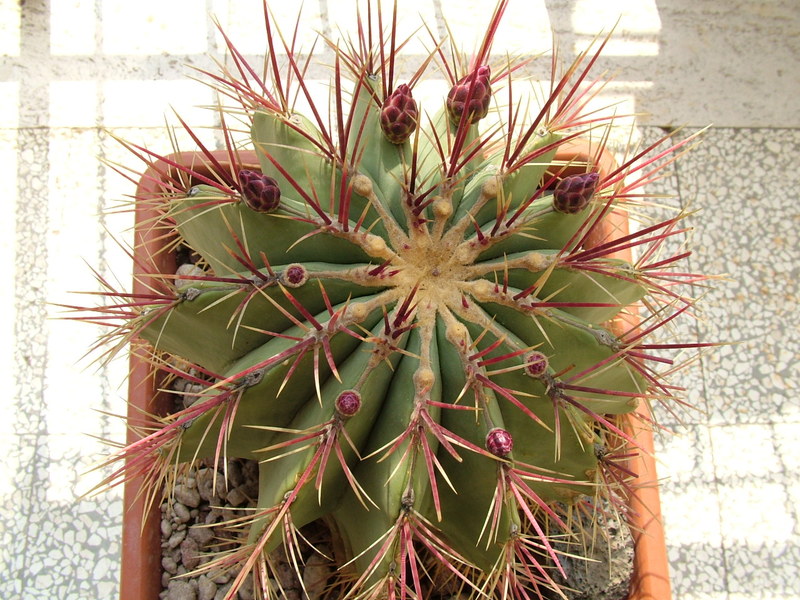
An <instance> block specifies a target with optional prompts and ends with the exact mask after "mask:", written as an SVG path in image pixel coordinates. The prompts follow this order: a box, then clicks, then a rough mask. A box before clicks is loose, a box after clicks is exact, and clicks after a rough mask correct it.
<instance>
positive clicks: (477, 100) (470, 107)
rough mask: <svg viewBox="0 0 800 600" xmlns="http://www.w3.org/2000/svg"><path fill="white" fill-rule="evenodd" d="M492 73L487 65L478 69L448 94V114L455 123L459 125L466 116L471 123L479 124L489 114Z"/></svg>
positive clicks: (463, 78)
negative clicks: (490, 78)
mask: <svg viewBox="0 0 800 600" xmlns="http://www.w3.org/2000/svg"><path fill="white" fill-rule="evenodd" d="M490 74H491V71H490V69H489V67H488V66H487V65H483V66H482V67H478V69H477V70H475V71H473V72H472V73H470V74H469V75H466V76H465V77H462V78H461V79H459V80H458V83H456V84H455V85H454V86H453V87H452V88H450V92H449V93H448V94H447V112H448V114H449V115H450V119H451V120H452V121H453V123H455V124H458V123H460V122H461V118H462V116H463V115H464V114H466V115H467V119H469V123H470V124H473V123H477V122H478V121H480V120H481V119H482V118H483V117H485V116H486V115H487V113H488V112H489V102H491V100H492V87H491V84H490V81H489V76H490Z"/></svg>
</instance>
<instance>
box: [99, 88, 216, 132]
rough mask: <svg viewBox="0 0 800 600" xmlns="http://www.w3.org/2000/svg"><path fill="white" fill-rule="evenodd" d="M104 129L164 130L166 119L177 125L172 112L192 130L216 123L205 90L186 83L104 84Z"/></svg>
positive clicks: (209, 96)
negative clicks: (191, 127) (153, 128)
mask: <svg viewBox="0 0 800 600" xmlns="http://www.w3.org/2000/svg"><path fill="white" fill-rule="evenodd" d="M101 90H102V94H103V102H102V115H103V125H104V126H105V127H109V128H116V127H163V126H164V123H165V119H166V120H168V122H170V123H173V124H174V123H177V121H176V119H175V117H174V113H173V109H174V110H175V111H177V112H178V114H180V115H181V117H182V118H183V119H184V120H185V121H186V122H187V123H190V124H191V125H192V126H196V127H203V126H208V125H212V124H213V123H214V121H215V117H216V115H215V113H214V111H213V110H208V109H204V108H201V107H202V106H209V105H212V104H213V97H212V93H211V91H210V90H209V88H207V87H206V86H204V85H202V84H200V83H198V82H196V81H190V80H188V79H183V80H177V81H149V80H147V81H130V80H126V81H113V80H106V81H103V83H102V85H101Z"/></svg>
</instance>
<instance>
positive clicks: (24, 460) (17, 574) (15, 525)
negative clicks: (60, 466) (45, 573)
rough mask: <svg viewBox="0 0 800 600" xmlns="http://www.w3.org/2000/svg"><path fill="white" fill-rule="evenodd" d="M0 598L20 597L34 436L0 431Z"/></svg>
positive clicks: (25, 548) (32, 476) (32, 478)
mask: <svg viewBox="0 0 800 600" xmlns="http://www.w3.org/2000/svg"><path fill="white" fill-rule="evenodd" d="M0 444H2V447H3V449H4V451H3V452H2V453H0V569H2V572H3V574H4V575H3V577H0V598H22V597H23V596H22V578H23V574H24V572H25V557H26V555H27V551H28V540H27V529H28V519H29V511H30V507H31V505H32V498H33V482H34V468H33V464H34V462H35V447H36V436H34V435H5V434H3V435H0Z"/></svg>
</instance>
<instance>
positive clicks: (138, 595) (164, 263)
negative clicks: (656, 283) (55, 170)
mask: <svg viewBox="0 0 800 600" xmlns="http://www.w3.org/2000/svg"><path fill="white" fill-rule="evenodd" d="M215 157H216V159H217V160H218V161H219V162H220V163H221V164H223V165H224V164H230V160H229V156H228V154H227V153H225V152H218V153H216V154H215ZM170 160H173V161H175V162H178V163H180V164H185V165H192V166H193V168H194V169H196V170H198V171H200V172H203V171H204V170H205V171H206V173H207V172H208V169H207V168H206V167H205V165H206V163H207V159H205V157H204V156H203V155H202V154H199V153H192V152H184V153H180V154H176V155H173V156H171V157H170ZM238 160H239V161H240V162H241V163H242V164H244V165H254V168H258V167H257V165H258V160H257V157H256V155H255V153H254V152H242V153H240V154H239V156H238ZM556 161H558V162H560V163H562V164H565V165H567V166H566V168H565V169H564V170H563V172H562V174H569V173H570V172H571V171H572V170H575V171H580V172H583V171H585V169H586V167H585V165H586V163H587V162H588V163H589V164H591V165H593V166H594V168H596V169H597V170H599V171H600V173H601V176H604V175H607V174H609V173H611V172H612V171H613V170H614V169H615V168H616V162H615V160H614V157H613V156H612V155H611V154H610V153H609V152H608V151H606V150H596V149H595V147H593V146H591V145H589V144H588V143H587V142H585V141H582V140H576V141H574V142H570V143H568V144H564V145H563V147H562V148H561V149H560V150H559V152H558V154H557V155H556ZM170 168H171V167H170V166H169V165H168V164H166V163H163V162H162V163H158V164H157V165H156V166H155V168H151V169H148V171H147V172H146V173H145V174H144V175H143V177H142V179H141V180H140V182H139V186H138V188H137V198H156V197H158V195H159V194H160V193H161V192H162V190H161V189H160V185H159V181H160V180H161V179H162V175H161V174H164V173H168V172H169V171H170ZM158 217H159V214H158V212H157V210H156V209H155V208H154V207H153V206H152V203H148V202H139V203H137V206H136V225H135V233H134V239H135V247H134V282H133V291H134V293H147V292H148V291H149V290H150V289H151V288H150V287H149V286H152V285H153V283H154V282H153V281H152V278H151V277H150V274H152V273H173V272H174V271H175V263H174V257H173V256H172V255H171V254H170V253H167V252H163V251H162V250H163V248H164V246H165V245H166V243H167V240H165V239H164V238H163V237H162V234H163V230H155V229H154V228H153V226H152V225H153V223H154V222H155V221H156V220H157V219H158ZM627 233H628V218H627V215H626V214H625V212H624V211H621V210H615V211H614V212H612V213H611V214H609V215H608V217H607V218H606V219H604V221H603V223H602V225H601V227H599V228H597V229H596V231H595V232H594V234H593V235H592V236H591V238H590V239H589V240H587V244H586V245H587V246H590V247H591V246H596V245H599V244H601V243H603V242H606V241H609V240H612V239H616V238H619V237H622V236H624V235H627ZM617 257H618V258H625V259H628V260H630V252H629V251H628V252H623V253H620V254H618V255H617ZM628 325H630V323H629V324H628ZM130 363H131V365H130V379H129V386H128V400H129V408H128V422H129V423H130V424H131V425H136V424H140V425H141V424H143V416H142V415H143V412H144V413H145V414H164V413H165V412H166V407H167V399H166V398H165V397H164V394H163V393H162V392H160V391H159V388H160V386H159V376H158V373H154V372H153V369H152V367H151V365H150V364H149V363H148V362H147V361H146V360H144V359H143V358H142V357H141V356H139V355H138V354H137V352H136V351H135V350H134V351H132V352H131V359H130ZM641 410H644V411H647V407H646V406H643V407H642V408H641ZM625 429H626V433H628V434H629V435H631V436H632V437H634V438H635V439H636V442H637V443H638V444H639V446H640V447H641V448H642V452H640V453H639V457H638V458H636V459H633V460H632V461H631V464H630V465H629V467H630V468H631V470H632V471H634V472H635V473H638V476H637V478H636V480H635V482H634V486H635V488H636V491H635V492H634V493H633V495H632V498H631V505H630V508H631V518H630V520H631V526H632V529H633V531H634V534H633V536H634V544H635V559H634V560H635V566H634V578H633V581H632V584H631V591H630V595H629V597H628V600H669V599H670V598H671V593H670V582H669V566H668V562H667V552H666V544H665V541H664V530H663V527H662V523H661V506H660V501H659V496H658V485H657V482H658V478H657V476H656V466H655V460H654V459H653V435H652V432H651V431H649V430H648V429H646V428H643V427H641V426H639V425H638V423H637V421H636V420H635V419H633V418H631V419H629V420H628V424H627V426H626V428H625ZM129 431H130V430H129ZM135 440H136V436H135V434H134V433H133V432H130V433H129V434H128V442H129V443H131V442H133V441H135ZM140 487H141V481H140V480H138V479H131V480H129V481H127V482H126V484H125V492H124V500H123V501H124V512H123V528H122V563H121V581H120V599H121V600H155V599H156V598H158V594H159V592H160V591H161V589H162V588H161V573H162V569H161V527H160V524H161V512H160V509H159V506H158V505H153V506H151V507H150V509H149V510H148V511H146V510H145V505H144V501H143V499H142V498H141V497H140V496H139V490H140Z"/></svg>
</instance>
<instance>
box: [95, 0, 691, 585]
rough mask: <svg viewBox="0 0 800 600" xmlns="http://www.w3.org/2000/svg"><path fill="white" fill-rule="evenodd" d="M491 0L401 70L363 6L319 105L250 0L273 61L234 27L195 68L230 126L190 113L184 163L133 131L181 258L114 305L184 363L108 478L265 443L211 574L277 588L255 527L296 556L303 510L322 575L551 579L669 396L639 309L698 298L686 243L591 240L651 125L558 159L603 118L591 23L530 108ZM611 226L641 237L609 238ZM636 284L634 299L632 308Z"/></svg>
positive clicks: (388, 34)
mask: <svg viewBox="0 0 800 600" xmlns="http://www.w3.org/2000/svg"><path fill="white" fill-rule="evenodd" d="M505 5H506V2H505V1H501V2H499V4H498V5H497V7H496V9H495V11H494V13H493V14H492V15H491V16H490V18H489V20H488V26H487V30H486V34H485V37H484V39H483V40H482V42H481V43H480V45H479V46H478V49H477V51H476V52H475V53H474V55H473V56H472V57H471V59H470V60H467V59H465V58H464V57H463V56H462V55H460V54H458V53H457V52H455V51H452V52H449V53H448V52H446V51H445V50H444V48H445V46H444V45H443V44H441V43H439V42H438V41H437V40H435V39H433V38H434V36H433V34H431V46H432V47H433V48H434V49H433V50H432V52H431V54H430V57H429V60H426V61H424V63H423V64H422V65H421V66H420V67H419V69H418V70H417V71H416V72H413V73H411V74H410V75H408V78H407V79H405V80H404V81H402V82H401V81H399V76H398V73H399V72H400V67H399V66H397V65H396V57H397V49H398V46H399V45H400V43H401V41H400V40H399V39H398V37H397V32H396V26H395V23H396V7H395V10H394V11H392V12H391V14H389V13H387V12H386V11H383V12H381V11H380V10H379V9H378V10H376V11H374V14H372V13H370V14H369V15H368V17H367V18H365V19H361V21H360V27H359V29H358V34H357V36H356V37H355V39H354V40H353V41H350V42H346V43H342V44H339V45H335V44H333V43H332V42H330V47H331V50H332V53H331V55H332V56H333V60H332V62H333V64H332V65H331V66H332V71H331V72H332V74H333V75H332V80H331V98H332V101H331V106H330V119H327V118H326V117H325V116H324V111H323V110H321V107H320V105H319V104H318V102H319V101H318V99H317V98H314V97H313V96H312V94H311V92H310V90H309V85H308V83H307V81H306V77H305V72H306V71H305V68H306V63H305V62H304V61H305V58H304V59H302V61H301V58H300V55H299V52H298V50H297V49H296V48H294V47H293V46H292V42H291V41H290V39H291V36H289V37H284V36H279V35H278V34H277V33H276V31H275V30H274V24H273V22H272V20H271V19H270V16H269V14H268V12H267V11H266V10H265V19H266V21H265V22H266V32H267V36H268V38H269V49H270V50H269V52H268V54H267V56H266V61H265V67H264V68H261V67H259V68H253V67H250V66H249V65H248V64H247V63H246V62H245V60H244V58H243V56H242V55H241V54H240V53H239V52H238V51H237V50H236V48H235V46H234V44H233V43H232V42H230V41H228V45H229V50H230V63H231V65H232V66H229V67H227V68H226V69H224V70H223V72H222V73H221V74H214V73H206V75H208V76H209V77H210V79H211V81H212V82H213V85H214V86H215V87H216V89H217V90H218V92H219V94H220V96H221V97H222V98H227V99H228V100H233V101H235V107H234V108H231V109H226V108H224V109H221V110H220V112H219V121H220V122H221V125H222V127H221V135H220V136H219V139H220V140H222V141H223V145H224V147H225V150H224V151H223V152H222V153H220V152H219V151H217V152H212V151H211V150H210V149H208V148H207V147H206V146H204V145H203V144H202V143H200V141H199V136H196V135H194V134H193V133H191V130H189V129H188V128H187V130H188V131H189V132H190V134H191V135H192V138H193V139H194V140H195V141H196V142H197V143H198V144H199V153H198V157H199V158H197V159H196V160H195V161H194V162H193V163H182V162H179V161H177V160H175V159H174V158H169V157H162V156H159V155H157V154H155V153H152V152H150V151H148V150H146V149H144V148H142V147H139V146H135V145H133V144H128V146H129V148H131V149H132V150H133V151H134V152H135V153H136V154H137V155H138V156H139V157H141V158H142V159H143V160H145V162H146V163H147V164H148V166H150V167H151V171H150V173H151V175H150V177H152V176H153V175H152V173H154V172H157V173H158V176H159V181H160V192H161V193H159V194H158V195H156V196H150V197H140V198H138V199H137V202H139V203H140V204H148V205H150V207H151V208H154V209H155V210H157V211H158V215H159V216H158V218H157V219H156V220H154V221H152V222H151V223H149V225H148V226H149V227H151V228H152V230H153V231H156V232H157V235H158V236H159V237H162V238H163V239H164V241H165V242H164V243H165V245H166V248H165V251H174V250H176V249H177V250H178V251H180V252H184V253H185V254H187V255H191V256H192V257H193V258H192V259H191V260H190V261H188V264H186V265H184V266H183V267H182V268H181V269H180V270H179V271H178V273H177V274H173V273H151V274H150V277H148V281H147V285H148V287H149V291H148V293H142V294H134V295H123V294H120V295H117V296H115V297H116V298H117V312H114V313H113V314H114V316H118V317H120V318H121V319H122V323H121V324H119V327H118V329H117V333H118V334H120V335H121V336H122V338H123V340H124V341H128V340H138V341H144V342H146V343H147V344H148V347H149V348H150V350H149V351H148V352H149V356H150V360H151V361H152V363H153V364H154V365H155V366H156V367H158V369H160V371H161V372H162V373H165V374H166V375H167V376H168V377H180V378H182V379H183V380H188V382H190V383H191V385H190V386H187V388H186V389H187V390H188V391H185V392H183V396H184V397H183V402H184V405H185V408H182V409H180V410H177V411H176V412H174V413H172V414H169V415H165V416H160V417H157V418H155V417H154V420H153V423H152V426H153V428H152V429H151V430H149V431H143V432H142V434H141V438H140V439H139V440H137V441H135V442H134V443H132V444H130V445H129V446H127V447H125V448H124V449H122V450H121V451H119V452H118V453H117V454H116V455H115V456H114V457H113V459H112V460H124V466H122V467H121V468H120V469H119V471H117V472H115V473H114V475H113V476H112V477H111V479H110V480H109V482H110V483H113V482H114V481H120V480H123V479H125V478H127V477H130V476H144V477H145V480H146V482H147V485H148V486H149V489H148V492H149V493H151V494H159V493H162V489H163V487H164V485H163V484H164V483H165V482H166V484H167V485H166V486H165V487H166V490H165V491H164V492H163V493H165V494H169V493H170V490H169V482H170V481H171V476H172V474H173V473H174V471H175V467H176V465H188V464H191V463H192V462H193V461H196V460H198V459H200V458H210V459H212V460H215V461H217V463H218V464H224V461H225V459H226V458H230V457H243V458H248V459H253V460H256V461H258V464H259V494H258V509H257V510H255V511H254V512H252V514H249V515H248V516H247V517H245V518H240V519H239V520H238V521H237V522H235V523H231V526H232V527H235V528H237V529H238V530H239V531H240V532H241V544H240V545H239V547H238V548H237V549H236V550H233V551H230V552H227V553H224V554H221V555H218V556H215V558H214V560H213V561H210V562H208V563H205V564H204V565H203V566H201V567H200V568H201V569H204V568H205V569H211V568H227V567H234V566H236V567H237V568H240V570H238V575H237V577H236V579H235V583H234V586H233V587H232V588H231V591H230V592H229V597H233V594H234V593H235V591H236V588H237V587H239V586H240V585H242V583H243V582H244V581H245V578H247V577H252V578H254V581H255V589H256V590H258V592H259V593H260V594H261V595H262V596H263V597H266V598H272V597H275V598H277V597H280V596H279V592H278V591H277V590H276V589H273V587H272V586H271V584H270V577H271V576H272V570H273V569H274V568H275V565H273V564H272V561H271V558H270V556H271V552H272V551H273V550H274V549H275V548H277V547H278V546H280V545H281V544H283V545H284V547H285V548H286V555H287V556H289V557H292V556H299V550H298V547H299V546H301V545H303V544H305V543H306V542H305V541H304V538H303V536H302V535H301V534H300V533H298V532H299V531H300V529H301V528H302V527H304V526H305V525H307V524H309V523H312V522H315V521H322V522H324V523H325V524H326V526H327V527H328V528H329V529H330V531H331V535H332V536H333V537H334V538H335V540H336V544H335V547H336V551H337V557H336V558H337V562H338V563H339V564H340V569H339V573H338V575H337V578H336V581H333V582H331V585H330V593H331V594H339V596H335V597H344V596H346V597H348V598H375V599H378V598H436V597H439V596H437V594H439V595H441V597H450V596H451V595H456V594H461V597H463V598H467V597H486V598H520V599H521V598H540V597H542V596H543V595H544V594H545V590H550V591H548V592H547V593H548V594H550V593H556V594H560V593H561V592H559V591H558V590H559V586H558V584H557V583H556V581H557V579H558V580H559V581H561V580H562V579H563V577H562V578H561V579H559V577H561V576H564V575H565V574H564V573H563V569H562V566H561V561H560V555H561V553H562V552H564V550H563V548H564V547H565V546H564V542H565V541H566V542H569V540H570V539H571V536H574V535H575V532H574V531H573V526H574V524H575V523H576V522H579V521H580V522H584V523H585V522H586V519H582V520H579V519H575V518H573V517H574V515H575V514H576V511H578V512H581V513H586V512H587V511H592V510H595V508H594V507H595V506H599V505H600V504H601V503H600V502H599V500H603V501H604V502H605V506H612V507H620V509H621V510H623V509H622V508H621V507H622V506H623V505H624V499H625V496H626V494H627V492H628V488H627V482H628V480H629V477H630V472H629V471H628V469H627V467H626V466H625V462H624V460H625V458H627V456H628V454H627V453H628V452H629V451H631V443H632V440H631V438H630V435H629V434H628V433H626V430H625V428H624V427H623V425H622V423H623V415H626V414H629V413H632V412H634V411H636V408H637V406H639V405H640V403H642V402H649V401H651V400H656V399H657V400H661V401H663V400H666V399H669V398H671V397H672V395H673V387H672V386H670V385H669V384H667V383H665V382H664V381H663V380H662V375H661V374H660V373H659V372H658V371H657V370H656V369H655V368H654V365H656V366H657V365H658V364H660V363H661V362H669V361H668V359H665V358H658V357H656V356H654V352H655V351H656V350H659V349H665V348H670V347H680V346H681V345H680V344H654V343H651V342H650V341H649V339H650V335H649V334H651V333H652V332H654V331H656V330H658V329H659V327H660V326H661V325H663V324H666V323H667V322H669V321H671V320H672V318H673V317H674V316H677V315H679V314H681V313H684V312H686V310H687V309H688V308H689V307H690V306H691V301H690V300H688V299H685V298H683V297H682V296H680V295H679V294H678V293H677V292H673V291H671V290H672V287H671V286H672V284H673V283H675V282H676V281H678V282H679V281H681V280H686V278H690V277H691V276H690V275H688V274H686V273H684V272H683V271H682V270H680V269H678V270H675V271H674V272H673V264H674V262H675V260H677V258H681V257H676V259H673V258H667V257H664V256H663V255H661V253H660V249H661V246H662V245H663V242H664V240H666V239H667V238H669V237H670V236H671V235H673V233H674V232H675V231H676V230H677V229H678V227H677V222H678V218H677V217H676V218H674V219H670V220H667V221H665V222H662V223H655V224H653V225H651V226H648V227H645V228H643V229H641V230H640V231H639V232H636V233H632V234H629V235H627V236H624V237H622V238H621V239H618V240H616V241H604V242H600V243H595V244H594V245H593V244H591V243H589V242H590V241H591V240H592V239H594V238H595V237H596V233H597V230H598V228H599V227H600V224H601V223H602V221H603V219H604V218H606V217H607V216H608V215H609V214H610V213H612V212H614V211H618V210H620V209H624V208H625V206H626V205H632V204H634V203H638V202H639V198H640V193H639V191H638V188H639V186H641V185H642V184H643V183H645V182H647V181H648V180H651V179H653V178H654V177H655V176H656V171H657V169H658V168H659V167H658V166H656V165H655V164H654V163H652V162H650V160H649V159H648V160H644V159H643V157H644V156H645V154H646V152H647V151H649V150H651V148H647V149H645V150H642V151H641V152H640V153H638V154H635V155H634V156H631V157H629V158H630V159H629V160H625V161H623V163H622V164H621V165H620V166H619V168H617V169H615V170H611V171H606V172H602V173H601V172H599V171H598V168H597V164H596V161H595V160H593V159H592V157H591V156H590V157H589V159H588V160H585V161H583V162H574V161H572V162H563V161H559V160H558V159H557V152H558V151H559V149H560V148H562V147H563V146H564V145H567V144H569V143H571V142H572V141H574V140H575V139H576V138H577V137H580V136H587V135H588V136H591V137H592V138H593V139H595V140H598V143H597V144H596V148H601V147H602V145H603V141H604V140H605V139H606V137H605V134H602V133H598V132H599V131H600V128H604V127H608V126H610V125H612V124H613V118H611V117H609V118H606V117H602V116H588V117H584V116H582V115H581V111H582V109H583V108H584V107H585V105H586V104H587V101H588V100H590V99H591V98H592V97H593V96H594V95H595V94H596V92H597V90H598V89H599V86H600V84H599V83H597V82H593V83H589V81H588V79H587V77H588V75H587V73H588V70H589V68H590V67H591V66H592V64H593V63H594V62H595V60H596V57H597V53H598V52H599V49H598V50H597V51H596V52H595V53H592V54H589V53H585V54H583V55H581V56H580V57H579V58H578V60H577V61H576V63H575V64H574V65H572V66H571V67H570V68H568V69H566V70H565V72H564V74H563V76H561V77H554V79H553V82H552V86H551V94H550V95H549V97H547V98H546V99H545V102H544V104H543V106H542V107H541V110H539V111H538V112H536V113H534V114H531V115H526V114H525V111H524V110H523V109H522V108H521V107H518V106H515V105H513V104H512V105H510V106H509V105H503V102H504V101H507V99H509V98H511V94H510V93H508V92H509V90H510V88H511V86H512V81H513V80H515V78H517V77H518V75H517V74H518V71H519V67H520V66H521V63H520V62H514V61H513V60H510V59H508V58H506V59H505V60H503V61H499V62H496V63H492V62H491V55H490V51H491V46H492V40H493V38H494V37H495V36H496V35H497V32H498V30H499V28H500V19H501V16H502V14H503V12H504V9H505ZM226 39H227V38H226ZM598 45H599V46H600V47H602V45H603V42H602V40H600V41H599V42H598ZM281 54H283V55H284V56H285V57H288V60H286V61H284V62H285V64H284V63H282V62H281V60H280V59H279V56H280V55H281ZM435 63H438V64H439V66H440V67H441V72H442V73H444V74H445V76H446V77H447V78H448V80H449V85H450V88H451V89H450V91H449V93H447V94H446V96H443V97H442V98H441V100H440V102H439V104H438V105H434V106H423V105H422V104H421V103H420V102H419V101H418V100H416V99H415V98H414V91H415V90H414V88H415V85H416V84H417V83H418V82H419V80H420V79H421V77H422V76H423V74H424V72H425V71H426V69H428V68H429V66H430V65H431V64H435ZM298 96H299V97H301V98H304V99H305V100H306V101H307V103H308V104H309V105H310V107H311V110H310V112H309V113H308V114H301V112H299V111H298V110H296V108H295V99H296V98H297V97H298ZM497 114H499V115H500V116H501V119H500V120H499V122H500V124H499V125H491V126H486V123H487V122H489V121H490V120H491V119H488V118H487V115H494V116H496V115H497ZM233 119H238V122H244V124H245V129H246V130H248V131H249V134H250V137H249V142H250V147H249V150H250V152H251V154H247V153H246V152H245V150H243V146H242V145H241V144H240V141H239V140H238V139H236V134H237V132H238V131H239V130H241V127H240V125H239V124H238V123H237V125H236V126H233V125H230V124H229V123H230V122H231V121H232V120H233ZM684 143H685V142H680V143H677V144H672V145H671V147H670V148H669V149H668V150H667V151H665V152H664V153H663V154H665V155H666V154H669V153H671V152H674V151H675V150H676V149H678V148H680V147H681V146H682V145H683V144H684ZM248 157H252V158H248ZM200 165H202V167H203V168H200ZM153 169H155V171H153ZM627 248H634V249H637V251H638V255H639V258H638V259H637V260H636V262H630V261H625V260H622V259H619V258H616V257H615V256H616V254H617V253H618V252H619V251H621V250H624V249H627ZM634 303H639V304H640V305H641V306H642V307H645V308H646V309H647V310H648V311H649V312H648V313H647V315H646V319H647V320H646V322H645V324H644V325H642V326H641V328H640V329H638V330H631V329H629V327H628V326H627V325H626V323H627V322H628V321H627V320H626V317H627V316H628V315H629V314H630V311H629V310H628V309H627V308H626V307H628V306H630V305H632V304H634ZM103 310H104V311H105V313H104V314H105V315H106V316H109V314H110V312H111V309H109V308H105V309H103ZM111 337H112V338H113V336H111ZM633 450H635V448H633ZM589 522H591V519H589ZM556 539H557V540H559V544H560V545H558V546H557V545H556V544H555V543H554V541H553V540H556ZM576 546H577V544H576ZM567 547H569V545H568V544H567ZM575 552H577V550H575Z"/></svg>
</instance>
